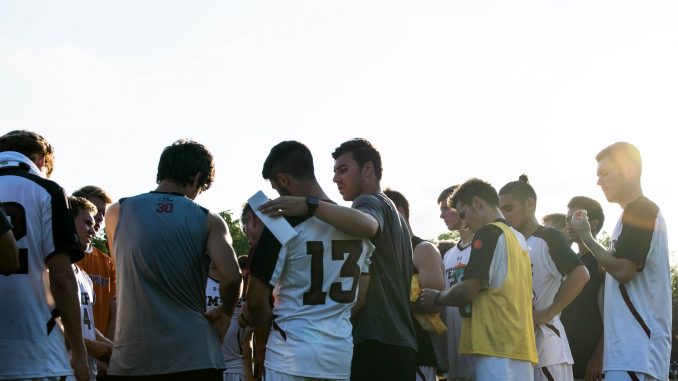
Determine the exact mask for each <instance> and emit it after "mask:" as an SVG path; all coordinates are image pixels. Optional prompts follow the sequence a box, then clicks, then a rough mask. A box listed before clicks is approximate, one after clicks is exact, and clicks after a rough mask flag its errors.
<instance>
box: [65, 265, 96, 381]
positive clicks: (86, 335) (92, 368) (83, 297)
mask: <svg viewBox="0 0 678 381" xmlns="http://www.w3.org/2000/svg"><path fill="white" fill-rule="evenodd" d="M71 266H72V267H73V273H74V274H75V282H76V283H77V284H78V301H79V302H80V311H81V312H80V313H81V315H80V316H81V319H80V320H81V322H82V337H83V339H89V340H92V341H96V339H97V335H96V328H95V327H94V312H93V309H92V306H93V305H94V290H93V285H92V280H91V279H90V278H89V275H88V274H87V273H86V272H85V271H83V270H82V269H81V268H80V267H78V266H77V265H71ZM87 359H88V360H89V364H88V365H89V375H90V380H96V378H97V360H96V359H95V358H93V357H91V356H88V357H87Z"/></svg>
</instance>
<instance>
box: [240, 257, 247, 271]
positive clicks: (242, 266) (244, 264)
mask: <svg viewBox="0 0 678 381" xmlns="http://www.w3.org/2000/svg"><path fill="white" fill-rule="evenodd" d="M247 262H248V260H247V255H241V256H239V257H238V267H240V270H244V269H245V268H247Z"/></svg>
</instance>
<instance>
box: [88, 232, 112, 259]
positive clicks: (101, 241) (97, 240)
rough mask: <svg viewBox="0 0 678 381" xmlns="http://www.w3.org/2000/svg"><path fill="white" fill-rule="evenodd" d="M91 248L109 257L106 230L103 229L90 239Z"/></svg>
mask: <svg viewBox="0 0 678 381" xmlns="http://www.w3.org/2000/svg"><path fill="white" fill-rule="evenodd" d="M92 246H94V247H96V248H97V249H99V250H101V251H102V252H103V253H106V254H108V255H110V253H109V252H108V240H107V239H106V228H103V229H101V230H100V231H99V233H97V235H95V236H94V238H93V239H92Z"/></svg>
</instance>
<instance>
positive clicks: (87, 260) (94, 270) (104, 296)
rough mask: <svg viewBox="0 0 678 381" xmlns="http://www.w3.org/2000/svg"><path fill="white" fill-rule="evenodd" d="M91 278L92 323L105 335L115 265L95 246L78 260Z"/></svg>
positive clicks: (113, 287)
mask: <svg viewBox="0 0 678 381" xmlns="http://www.w3.org/2000/svg"><path fill="white" fill-rule="evenodd" d="M78 266H79V267H80V268H81V269H83V270H84V271H85V272H86V273H87V274H88V275H89V277H90V279H91V280H92V284H93V287H94V294H95V295H96V303H94V323H95V324H96V326H97V329H98V330H99V331H100V332H101V333H102V334H103V335H104V336H106V334H107V332H108V315H109V313H110V311H109V309H110V305H111V299H113V298H114V297H115V285H116V283H115V267H114V266H113V261H112V260H111V257H109V256H108V255H106V254H104V253H103V252H101V250H99V249H97V248H96V247H90V250H89V252H87V251H86V252H85V257H84V258H83V259H82V260H81V261H80V262H78Z"/></svg>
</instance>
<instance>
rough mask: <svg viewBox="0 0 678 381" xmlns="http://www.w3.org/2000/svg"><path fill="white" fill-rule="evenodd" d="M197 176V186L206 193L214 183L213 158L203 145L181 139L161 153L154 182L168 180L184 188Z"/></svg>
mask: <svg viewBox="0 0 678 381" xmlns="http://www.w3.org/2000/svg"><path fill="white" fill-rule="evenodd" d="M198 174H200V177H199V178H198V186H199V187H200V189H201V190H202V191H206V190H207V189H209V187H210V185H212V181H214V158H213V157H212V154H211V153H210V151H208V150H207V148H205V146H204V145H202V144H200V143H197V142H195V141H192V140H184V139H181V140H177V141H176V142H174V143H172V145H170V146H167V147H165V149H164V150H163V151H162V155H160V162H159V163H158V175H157V176H156V182H157V183H158V184H160V182H161V181H163V180H169V181H172V182H175V183H177V184H179V185H180V186H186V185H189V184H190V183H191V181H192V180H193V177H195V176H196V175H198Z"/></svg>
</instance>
